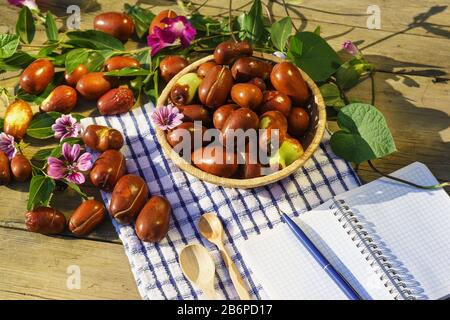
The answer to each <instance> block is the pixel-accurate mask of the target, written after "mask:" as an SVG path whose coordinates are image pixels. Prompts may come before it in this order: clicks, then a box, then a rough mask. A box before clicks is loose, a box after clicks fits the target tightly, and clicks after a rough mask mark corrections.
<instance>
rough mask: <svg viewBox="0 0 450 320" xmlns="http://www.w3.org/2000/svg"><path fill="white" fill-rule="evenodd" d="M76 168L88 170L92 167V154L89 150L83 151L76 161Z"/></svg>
mask: <svg viewBox="0 0 450 320" xmlns="http://www.w3.org/2000/svg"><path fill="white" fill-rule="evenodd" d="M76 167H77V169H78V170H80V171H88V170H90V169H91V168H92V154H90V153H89V152H85V153H83V154H82V155H81V156H80V157H79V158H78V161H77V166H76Z"/></svg>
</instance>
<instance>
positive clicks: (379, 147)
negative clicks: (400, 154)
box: [330, 103, 397, 163]
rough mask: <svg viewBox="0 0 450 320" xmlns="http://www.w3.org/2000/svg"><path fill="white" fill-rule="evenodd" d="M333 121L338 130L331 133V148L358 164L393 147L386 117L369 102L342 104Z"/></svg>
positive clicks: (386, 153)
mask: <svg viewBox="0 0 450 320" xmlns="http://www.w3.org/2000/svg"><path fill="white" fill-rule="evenodd" d="M337 124H338V125H339V128H340V129H341V130H339V131H337V132H336V133H334V134H333V135H332V136H331V140H330V144H331V148H332V149H333V152H334V153H335V154H336V155H338V156H340V157H342V158H344V159H345V160H347V161H351V162H354V163H361V162H364V161H367V160H373V159H376V158H381V157H383V156H386V155H388V154H391V153H392V152H395V151H396V150H397V149H396V147H395V143H394V139H393V138H392V134H391V132H390V131H389V128H388V126H387V124H386V120H385V119H384V117H383V115H382V114H381V112H379V111H378V110H377V109H376V108H375V107H374V106H372V105H369V104H362V103H352V104H349V105H347V106H345V107H344V108H342V109H341V111H340V112H339V114H338V118H337Z"/></svg>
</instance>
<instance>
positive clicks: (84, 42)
mask: <svg viewBox="0 0 450 320" xmlns="http://www.w3.org/2000/svg"><path fill="white" fill-rule="evenodd" d="M67 37H69V40H68V41H67V42H66V43H67V44H70V45H73V46H76V47H80V48H89V49H97V50H117V51H124V50H125V48H124V46H123V44H122V42H120V40H119V39H116V38H114V37H112V36H110V35H109V34H107V33H104V32H101V31H98V30H85V31H70V32H67Z"/></svg>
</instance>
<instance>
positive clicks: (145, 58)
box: [134, 48, 152, 70]
mask: <svg viewBox="0 0 450 320" xmlns="http://www.w3.org/2000/svg"><path fill="white" fill-rule="evenodd" d="M134 58H135V59H136V60H137V61H139V63H140V65H141V68H143V69H149V70H150V67H151V65H152V56H151V55H150V48H149V49H148V50H143V51H139V52H138V53H136V54H135V55H134Z"/></svg>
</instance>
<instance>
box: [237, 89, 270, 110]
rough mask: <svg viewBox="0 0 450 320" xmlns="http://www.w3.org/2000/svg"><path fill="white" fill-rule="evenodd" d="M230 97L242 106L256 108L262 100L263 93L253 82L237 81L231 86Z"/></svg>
mask: <svg viewBox="0 0 450 320" xmlns="http://www.w3.org/2000/svg"><path fill="white" fill-rule="evenodd" d="M231 99H233V101H234V102H236V103H237V104H238V105H239V106H241V107H243V108H250V109H252V110H256V109H257V108H258V106H259V105H260V104H261V102H262V100H263V94H262V92H261V90H260V89H259V88H258V87H257V86H255V85H254V84H251V83H237V84H235V85H234V86H233V87H232V88H231Z"/></svg>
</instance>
